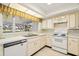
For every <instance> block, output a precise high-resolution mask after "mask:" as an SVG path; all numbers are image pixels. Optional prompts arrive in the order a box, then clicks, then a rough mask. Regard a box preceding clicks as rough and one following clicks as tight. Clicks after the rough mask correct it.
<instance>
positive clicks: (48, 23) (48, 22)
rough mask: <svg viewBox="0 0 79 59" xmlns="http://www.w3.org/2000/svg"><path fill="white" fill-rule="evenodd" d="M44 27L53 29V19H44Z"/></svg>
mask: <svg viewBox="0 0 79 59" xmlns="http://www.w3.org/2000/svg"><path fill="white" fill-rule="evenodd" d="M42 28H43V29H48V28H49V29H53V19H46V20H43V21H42Z"/></svg>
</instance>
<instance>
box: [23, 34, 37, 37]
mask: <svg viewBox="0 0 79 59" xmlns="http://www.w3.org/2000/svg"><path fill="white" fill-rule="evenodd" d="M32 36H38V35H37V34H28V35H24V37H32Z"/></svg>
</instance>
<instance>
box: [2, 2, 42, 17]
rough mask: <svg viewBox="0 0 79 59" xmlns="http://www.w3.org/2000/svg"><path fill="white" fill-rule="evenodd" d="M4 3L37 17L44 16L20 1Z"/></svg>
mask: <svg viewBox="0 0 79 59" xmlns="http://www.w3.org/2000/svg"><path fill="white" fill-rule="evenodd" d="M3 4H4V5H6V6H9V7H11V8H14V9H17V10H19V11H22V12H25V13H28V14H30V15H33V16H36V17H39V18H42V16H41V15H40V14H38V13H36V12H34V11H32V10H30V9H28V8H26V7H24V6H22V5H20V4H18V3H3Z"/></svg>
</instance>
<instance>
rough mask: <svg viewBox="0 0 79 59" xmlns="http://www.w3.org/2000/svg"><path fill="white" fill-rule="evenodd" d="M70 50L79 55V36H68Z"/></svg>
mask: <svg viewBox="0 0 79 59" xmlns="http://www.w3.org/2000/svg"><path fill="white" fill-rule="evenodd" d="M68 52H69V53H72V54H74V55H79V38H73V37H69V38H68Z"/></svg>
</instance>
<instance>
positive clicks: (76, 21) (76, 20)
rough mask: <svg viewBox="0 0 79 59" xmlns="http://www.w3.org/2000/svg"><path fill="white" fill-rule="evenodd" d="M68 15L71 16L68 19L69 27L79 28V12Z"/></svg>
mask: <svg viewBox="0 0 79 59" xmlns="http://www.w3.org/2000/svg"><path fill="white" fill-rule="evenodd" d="M68 17H69V18H68V19H67V21H68V29H71V28H73V29H75V28H79V13H73V14H69V16H68Z"/></svg>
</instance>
